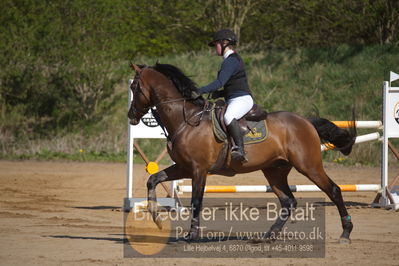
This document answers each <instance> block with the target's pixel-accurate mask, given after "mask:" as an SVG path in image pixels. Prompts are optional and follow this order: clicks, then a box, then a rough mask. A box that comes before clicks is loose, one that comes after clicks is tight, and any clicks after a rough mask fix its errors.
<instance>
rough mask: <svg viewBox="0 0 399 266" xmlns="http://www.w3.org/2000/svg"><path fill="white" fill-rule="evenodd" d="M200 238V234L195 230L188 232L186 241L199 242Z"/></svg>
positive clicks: (185, 237)
mask: <svg viewBox="0 0 399 266" xmlns="http://www.w3.org/2000/svg"><path fill="white" fill-rule="evenodd" d="M198 240H199V235H198V233H195V232H191V231H190V232H188V233H187V235H185V236H184V241H186V242H188V243H191V242H197V241H198Z"/></svg>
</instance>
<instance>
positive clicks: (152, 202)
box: [147, 164, 190, 228]
mask: <svg viewBox="0 0 399 266" xmlns="http://www.w3.org/2000/svg"><path fill="white" fill-rule="evenodd" d="M186 177H190V176H189V174H188V173H187V172H186V171H185V170H184V169H182V168H180V167H179V166H178V165H177V164H174V165H172V166H170V167H168V168H166V169H164V170H162V171H159V172H158V173H156V174H153V175H151V176H150V177H149V178H148V181H147V191H148V211H149V212H150V213H151V215H152V219H153V220H154V222H155V223H156V224H157V226H158V227H159V228H162V222H161V219H159V213H158V205H157V195H156V192H155V189H156V186H157V185H158V184H159V183H162V182H165V181H172V180H177V179H182V178H186Z"/></svg>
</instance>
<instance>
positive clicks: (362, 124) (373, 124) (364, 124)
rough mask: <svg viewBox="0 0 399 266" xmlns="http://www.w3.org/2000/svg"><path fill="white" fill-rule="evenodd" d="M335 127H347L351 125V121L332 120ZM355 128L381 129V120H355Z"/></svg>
mask: <svg viewBox="0 0 399 266" xmlns="http://www.w3.org/2000/svg"><path fill="white" fill-rule="evenodd" d="M332 122H333V123H334V124H335V125H336V126H337V127H341V128H348V127H352V126H353V121H332ZM355 126H356V128H377V129H382V128H383V125H382V122H381V121H355Z"/></svg>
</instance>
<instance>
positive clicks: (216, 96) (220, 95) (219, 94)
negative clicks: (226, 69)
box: [211, 91, 223, 99]
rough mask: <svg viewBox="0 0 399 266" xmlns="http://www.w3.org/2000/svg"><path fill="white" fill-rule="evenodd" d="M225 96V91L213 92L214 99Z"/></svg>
mask: <svg viewBox="0 0 399 266" xmlns="http://www.w3.org/2000/svg"><path fill="white" fill-rule="evenodd" d="M221 97H223V91H214V92H212V93H211V98H212V99H217V98H221Z"/></svg>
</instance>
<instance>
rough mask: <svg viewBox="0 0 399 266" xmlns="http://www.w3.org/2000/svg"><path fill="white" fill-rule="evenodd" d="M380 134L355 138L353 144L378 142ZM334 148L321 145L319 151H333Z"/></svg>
mask: <svg viewBox="0 0 399 266" xmlns="http://www.w3.org/2000/svg"><path fill="white" fill-rule="evenodd" d="M380 137H381V136H380V133H378V132H374V133H370V134H366V135H361V136H357V137H356V141H355V143H356V144H357V143H362V142H367V141H373V140H379V139H380ZM334 148H335V146H334V145H333V144H331V143H324V144H322V145H321V151H328V150H332V149H334Z"/></svg>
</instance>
